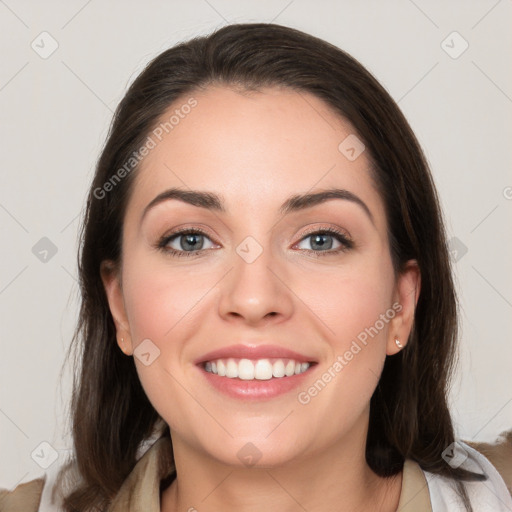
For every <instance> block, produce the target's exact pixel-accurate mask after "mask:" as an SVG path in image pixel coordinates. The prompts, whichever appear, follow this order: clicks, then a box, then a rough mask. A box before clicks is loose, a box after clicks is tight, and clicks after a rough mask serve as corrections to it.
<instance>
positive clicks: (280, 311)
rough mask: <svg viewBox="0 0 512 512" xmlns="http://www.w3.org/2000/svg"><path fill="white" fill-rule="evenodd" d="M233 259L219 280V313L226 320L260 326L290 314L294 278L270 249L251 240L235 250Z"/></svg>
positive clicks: (277, 320) (278, 320)
mask: <svg viewBox="0 0 512 512" xmlns="http://www.w3.org/2000/svg"><path fill="white" fill-rule="evenodd" d="M260 251H261V253H260V254H259V255H258V256H257V257H256V258H255V259H254V257H255V256H256V255H257V254H258V253H259V252H260ZM232 262H233V265H232V268H231V271H230V272H228V274H227V275H226V276H225V278H224V279H223V280H222V281H221V282H220V283H219V287H220V290H221V296H220V300H219V314H220V315H221V316H222V317H223V318H224V319H225V320H229V321H238V322H243V323H246V324H248V325H251V326H256V325H260V324H267V323H269V322H281V321H283V320H284V319H286V318H289V317H290V315H291V314H292V311H293V298H292V296H293V292H292V291H291V289H290V287H289V286H290V284H289V282H288V283H287V281H290V279H289V278H288V274H287V271H286V268H285V266H284V265H283V264H280V262H279V261H278V260H277V258H274V257H273V256H272V251H271V250H270V249H268V248H266V247H263V246H260V245H259V244H255V243H254V241H253V242H252V243H251V241H250V240H249V242H248V243H247V244H245V245H244V244H243V243H242V244H240V246H239V247H238V248H237V251H234V253H233V257H232Z"/></svg>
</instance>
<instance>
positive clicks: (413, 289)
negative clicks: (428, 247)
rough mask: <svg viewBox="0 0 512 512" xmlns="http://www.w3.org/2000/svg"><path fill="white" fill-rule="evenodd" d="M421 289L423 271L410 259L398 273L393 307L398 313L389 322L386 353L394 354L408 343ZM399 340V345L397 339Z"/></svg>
mask: <svg viewBox="0 0 512 512" xmlns="http://www.w3.org/2000/svg"><path fill="white" fill-rule="evenodd" d="M420 289H421V273H420V268H419V266H418V262H417V261H416V260H409V261H408V262H407V263H406V265H405V268H404V270H403V271H402V272H400V274H399V275H398V278H397V282H396V286H395V292H394V302H393V309H394V310H395V312H396V314H395V316H394V317H393V319H392V320H391V321H390V322H389V324H390V325H389V331H388V340H387V345H386V354H387V355H393V354H396V353H397V352H399V351H400V350H402V349H403V347H405V345H407V340H408V338H409V334H410V333H411V330H412V327H413V323H414V312H415V310H416V304H417V303H418V297H419V296H420ZM397 339H398V340H399V342H400V344H401V345H402V347H399V346H398V344H397V343H396V341H395V340H397Z"/></svg>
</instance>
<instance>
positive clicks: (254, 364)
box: [204, 358, 310, 380]
mask: <svg viewBox="0 0 512 512" xmlns="http://www.w3.org/2000/svg"><path fill="white" fill-rule="evenodd" d="M309 366H310V364H309V363H299V362H297V361H294V360H293V359H275V360H274V362H273V363H272V362H271V361H270V360H268V359H258V360H257V361H251V360H250V359H233V358H229V359H227V360H224V359H217V360H215V361H207V362H206V363H205V365H204V369H205V370H206V371H207V372H210V373H215V374H217V375H219V376H220V377H228V378H230V379H234V378H237V377H238V378H239V379H241V380H255V379H256V380H269V379H272V378H278V379H279V378H282V377H285V376H286V377H291V376H292V375H299V374H301V373H304V372H305V371H306V370H307V369H308V368H309Z"/></svg>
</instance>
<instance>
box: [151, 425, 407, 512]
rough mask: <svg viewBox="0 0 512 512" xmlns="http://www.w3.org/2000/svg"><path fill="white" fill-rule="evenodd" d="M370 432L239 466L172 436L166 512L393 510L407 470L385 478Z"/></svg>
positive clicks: (361, 511) (355, 432) (166, 490)
mask: <svg viewBox="0 0 512 512" xmlns="http://www.w3.org/2000/svg"><path fill="white" fill-rule="evenodd" d="M365 443H366V431H363V432H361V430H359V431H356V430H354V433H353V434H351V435H349V436H345V437H344V438H343V439H340V440H339V441H338V442H336V443H335V444H334V445H332V444H331V445H329V447H328V448H327V449H325V450H323V451H320V452H317V453H314V454H313V455H308V456H302V457H301V456H298V457H296V458H294V459H293V461H289V462H287V463H283V464H280V465H279V466H274V467H269V468H258V467H242V468H240V467H238V466H237V467H234V466H230V465H227V464H224V463H222V462H219V461H218V460H216V459H212V458H211V457H208V456H207V455H205V453H204V452H200V451H198V450H195V449H194V448H192V447H191V446H190V445H189V444H187V443H185V442H182V441H181V440H180V439H179V438H178V439H176V438H175V436H173V446H174V458H175V464H176V470H177V477H176V479H175V481H174V482H173V483H172V485H171V486H169V487H168V488H167V489H165V491H164V492H163V494H162V506H161V510H162V512H174V511H178V510H184V511H185V510H186V511H190V512H194V511H197V512H210V511H212V512H213V511H218V510H237V511H239V512H256V511H261V510H265V509H267V508H268V509H269V510H281V511H283V512H292V511H294V512H295V511H297V510H307V511H309V512H312V511H315V510H318V511H320V510H336V511H352V512H354V511H357V512H363V511H372V512H377V511H381V512H394V511H396V509H397V507H398V502H399V499H400V491H401V483H402V474H401V473H399V474H398V475H396V476H395V477H391V478H382V477H379V476H378V475H377V474H375V473H374V472H373V471H372V470H371V469H370V467H369V466H368V465H367V463H366V459H365Z"/></svg>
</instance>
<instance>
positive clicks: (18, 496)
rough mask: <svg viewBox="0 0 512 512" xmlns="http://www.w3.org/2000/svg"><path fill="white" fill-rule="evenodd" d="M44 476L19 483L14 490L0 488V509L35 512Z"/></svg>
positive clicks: (14, 511)
mask: <svg viewBox="0 0 512 512" xmlns="http://www.w3.org/2000/svg"><path fill="white" fill-rule="evenodd" d="M45 481H46V476H44V477H42V478H36V479H35V480H30V481H29V482H25V483H23V484H19V485H18V486H17V487H16V488H15V489H14V490H12V491H8V490H6V489H0V510H1V511H2V512H19V511H20V510H23V511H24V512H37V511H38V510H39V505H40V503H41V496H42V494H43V488H44V485H45Z"/></svg>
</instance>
